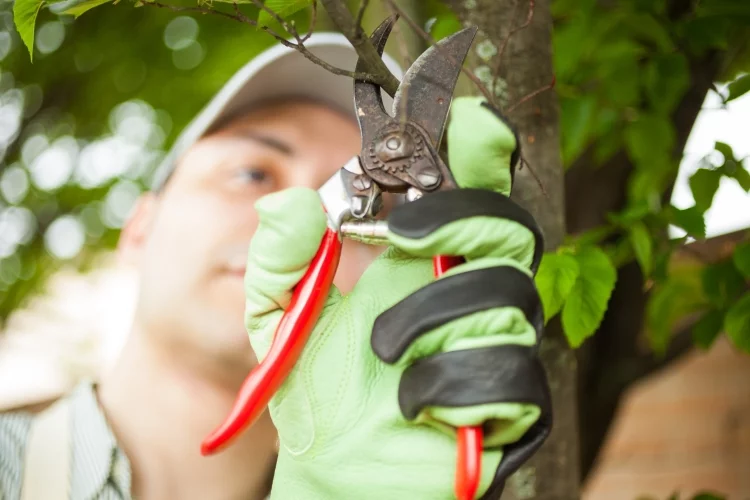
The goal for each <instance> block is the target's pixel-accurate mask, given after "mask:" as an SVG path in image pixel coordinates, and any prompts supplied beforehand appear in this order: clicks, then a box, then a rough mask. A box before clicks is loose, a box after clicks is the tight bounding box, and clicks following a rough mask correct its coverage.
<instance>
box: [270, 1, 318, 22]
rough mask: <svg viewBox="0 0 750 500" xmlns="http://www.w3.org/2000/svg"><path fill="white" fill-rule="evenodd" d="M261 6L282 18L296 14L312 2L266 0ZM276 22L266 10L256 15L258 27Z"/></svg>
mask: <svg viewBox="0 0 750 500" xmlns="http://www.w3.org/2000/svg"><path fill="white" fill-rule="evenodd" d="M263 4H264V5H265V6H266V7H268V9H269V10H271V11H273V12H275V13H276V14H278V15H279V16H280V17H282V18H284V17H287V16H291V15H292V14H296V13H297V12H299V11H301V10H302V9H304V8H305V7H308V6H309V5H310V4H312V0H266V1H265V2H263ZM274 22H276V20H275V19H274V18H273V16H271V14H269V13H268V12H267V11H266V10H261V11H260V14H259V15H258V26H268V25H269V24H271V23H274Z"/></svg>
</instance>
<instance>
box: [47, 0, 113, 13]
mask: <svg viewBox="0 0 750 500" xmlns="http://www.w3.org/2000/svg"><path fill="white" fill-rule="evenodd" d="M111 1H112V0H66V1H64V2H56V3H53V4H50V6H49V10H50V11H51V12H53V13H55V14H58V15H59V14H65V15H70V16H75V17H78V16H80V15H81V14H83V13H85V12H86V11H88V10H90V9H93V8H94V7H98V6H100V5H104V4H105V3H110V2H111Z"/></svg>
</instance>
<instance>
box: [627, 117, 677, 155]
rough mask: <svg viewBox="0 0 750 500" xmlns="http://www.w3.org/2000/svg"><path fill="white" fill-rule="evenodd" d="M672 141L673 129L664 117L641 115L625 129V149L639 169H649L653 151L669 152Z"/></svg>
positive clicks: (673, 138)
mask: <svg viewBox="0 0 750 500" xmlns="http://www.w3.org/2000/svg"><path fill="white" fill-rule="evenodd" d="M674 140H675V132H674V127H673V125H672V122H671V121H670V120H669V119H667V118H666V117H665V116H659V115H643V116H641V117H640V118H639V119H638V120H636V121H635V122H633V123H631V124H630V125H629V126H628V127H627V128H626V129H625V147H626V149H627V151H628V155H629V156H630V158H631V159H632V160H633V161H635V162H636V163H638V166H639V167H644V168H645V167H648V168H651V167H652V159H653V156H654V150H658V151H669V150H670V149H671V148H672V145H673V144H674Z"/></svg>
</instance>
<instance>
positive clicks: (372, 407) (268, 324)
mask: <svg viewBox="0 0 750 500" xmlns="http://www.w3.org/2000/svg"><path fill="white" fill-rule="evenodd" d="M447 136H448V149H449V161H450V167H451V170H452V172H453V174H454V176H455V178H456V181H457V182H458V184H459V185H460V186H461V187H462V188H466V189H457V190H454V191H449V192H441V193H434V194H429V195H426V196H424V197H423V198H422V199H420V200H417V201H415V202H411V203H407V204H404V205H402V206H399V207H397V208H396V209H394V211H393V212H392V214H391V215H390V216H389V219H388V223H389V235H388V237H389V241H390V246H389V248H388V249H387V250H386V251H385V252H384V253H383V254H382V255H381V256H380V257H379V258H378V259H377V260H376V261H375V262H374V263H373V264H372V265H371V266H370V267H369V268H368V269H367V270H366V271H365V273H364V275H363V276H362V277H361V279H360V280H359V282H358V283H357V285H356V286H355V288H354V289H353V290H352V292H351V293H349V294H348V295H346V296H342V295H341V294H340V293H339V291H338V290H336V289H332V290H331V292H330V295H329V297H328V300H327V303H326V306H325V308H324V310H323V313H322V315H321V317H320V320H319V321H318V323H317V326H316V328H315V329H314V331H313V332H312V334H311V336H310V339H309V341H308V343H307V345H306V347H305V349H304V352H303V353H302V356H301V357H300V360H299V362H298V364H297V365H296V366H295V368H294V369H293V370H292V372H291V374H290V375H289V377H288V378H287V380H286V381H285V383H284V384H283V385H282V387H281V389H280V390H279V392H278V393H277V394H276V395H275V397H274V398H273V399H272V400H271V402H270V404H269V410H270V414H271V417H272V419H273V422H274V424H275V425H276V427H277V429H278V432H279V442H280V450H279V458H278V462H277V467H276V474H275V476H274V482H273V487H272V493H271V498H272V500H317V499H321V500H323V499H325V500H329V499H357V500H369V499H373V500H375V499H377V500H382V499H386V498H387V499H393V500H397V499H409V500H421V499H424V500H440V499H446V500H447V499H451V498H454V493H453V490H454V471H455V468H456V438H455V434H456V429H457V428H458V427H460V426H465V425H484V439H485V440H484V445H485V449H484V452H483V455H482V477H481V482H480V486H479V493H480V494H482V495H484V496H483V498H487V499H489V498H498V497H499V496H500V493H501V492H502V487H503V484H504V481H505V478H507V476H508V475H509V474H510V473H511V472H513V471H514V470H516V469H517V468H518V466H519V465H520V464H521V463H523V461H525V460H526V459H527V458H528V457H529V456H530V455H531V454H532V453H533V452H534V451H536V449H537V448H538V447H539V446H540V445H541V443H542V442H543V440H544V439H545V438H546V435H547V434H548V432H549V426H550V411H549V395H548V392H547V385H546V379H545V375H544V372H543V370H542V368H541V365H540V363H539V361H538V359H537V356H536V349H535V347H536V345H537V344H538V342H539V337H540V334H541V330H542V313H541V305H540V302H539V298H538V296H537V294H536V290H535V288H534V283H533V279H532V273H533V271H532V270H535V269H536V266H537V265H538V263H539V258H540V256H541V252H542V247H543V244H542V239H541V235H540V233H539V230H538V229H537V227H536V225H535V224H534V221H533V219H532V218H531V217H530V216H529V214H528V213H526V212H524V211H523V210H522V209H520V208H519V207H518V206H516V205H515V204H513V203H512V202H510V200H509V199H508V198H507V195H509V192H510V187H511V181H512V170H511V163H512V161H513V162H514V161H515V158H513V157H514V155H515V154H516V151H517V139H516V137H515V135H514V133H513V132H512V131H511V129H510V128H509V127H508V126H507V125H506V124H505V122H504V121H503V120H502V119H501V118H499V116H498V115H497V114H496V113H495V112H494V111H493V110H491V109H490V108H489V107H487V106H485V105H482V104H481V101H480V100H478V99H475V98H457V99H455V100H454V101H453V105H452V110H451V122H450V125H449V127H448V130H447ZM256 208H257V211H258V214H259V217H260V224H259V227H258V230H257V232H256V234H255V236H254V237H253V240H252V242H251V244H250V251H249V261H248V270H247V277H248V278H247V280H246V294H247V307H246V326H247V329H248V332H249V334H250V340H251V343H252V347H253V349H254V351H255V353H256V355H257V356H258V358H259V359H263V357H264V356H265V355H266V353H267V352H268V349H269V348H270V345H271V340H272V338H273V335H274V332H275V329H276V326H277V324H278V322H279V320H280V318H281V316H282V314H283V310H282V308H283V307H285V306H286V305H287V304H288V303H289V300H290V299H291V294H292V292H291V290H292V288H293V287H294V285H295V284H296V283H298V282H299V280H300V279H301V278H302V276H303V274H304V273H305V271H306V269H307V266H308V265H309V263H310V261H311V260H312V258H313V256H314V254H315V252H316V250H317V248H318V245H319V243H320V241H321V238H322V235H323V233H324V231H325V229H326V217H325V214H324V212H323V209H322V207H321V203H320V198H319V197H318V194H317V193H316V192H315V191H313V190H309V189H303V188H293V189H288V190H285V191H281V192H277V193H274V194H271V195H268V196H266V197H264V198H262V199H260V200H259V201H258V202H257V205H256ZM435 255H461V256H465V258H466V260H467V262H466V263H465V264H462V265H460V266H457V267H455V268H453V269H451V270H450V271H449V272H448V273H446V274H445V275H444V276H443V277H441V278H440V279H438V280H435V278H434V277H433V270H432V257H433V256H435Z"/></svg>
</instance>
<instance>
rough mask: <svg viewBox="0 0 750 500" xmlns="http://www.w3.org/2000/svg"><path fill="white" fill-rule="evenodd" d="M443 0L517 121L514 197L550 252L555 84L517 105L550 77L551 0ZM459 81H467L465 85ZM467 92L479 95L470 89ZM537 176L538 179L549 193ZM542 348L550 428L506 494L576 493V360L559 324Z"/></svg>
mask: <svg viewBox="0 0 750 500" xmlns="http://www.w3.org/2000/svg"><path fill="white" fill-rule="evenodd" d="M446 3H447V4H448V5H450V7H451V8H452V9H453V10H454V11H455V12H456V13H457V14H458V16H459V18H460V20H461V21H462V22H463V23H464V24H465V25H467V26H468V25H475V26H478V27H479V30H480V31H479V33H478V35H477V39H476V41H475V44H474V50H473V51H472V53H471V54H470V56H469V58H468V60H467V67H468V68H469V69H470V70H471V71H472V72H473V73H474V74H475V75H476V76H477V77H479V79H480V80H482V81H483V83H484V86H485V87H486V88H487V89H488V90H489V91H490V92H491V93H494V95H495V97H496V100H497V102H498V104H500V105H502V106H503V108H505V109H507V110H508V113H507V114H508V117H509V119H510V120H511V122H512V123H513V124H514V125H515V126H516V127H517V130H518V133H519V137H520V141H521V150H522V154H523V157H524V158H525V159H526V161H527V162H528V164H529V165H530V166H527V167H524V168H522V169H521V170H519V171H517V174H516V181H515V184H514V187H513V198H514V199H515V200H516V201H517V202H518V203H519V204H521V205H522V206H524V207H525V208H526V209H527V210H529V211H530V212H531V213H532V214H533V215H534V217H535V218H536V220H537V221H538V223H539V225H540V226H541V228H542V230H543V232H544V235H545V242H546V248H547V250H552V249H554V248H556V247H557V246H558V245H559V244H560V243H561V242H562V239H563V236H564V234H565V220H564V215H565V209H564V197H563V187H564V182H563V168H562V161H561V157H560V142H559V130H558V105H557V98H556V95H555V92H554V90H547V91H542V92H540V93H538V94H537V95H534V96H533V97H531V98H529V99H528V100H525V101H524V102H522V103H520V104H518V103H519V101H520V100H521V99H523V98H524V97H525V96H530V95H532V94H534V93H535V92H537V91H540V90H541V89H544V88H546V87H548V86H550V84H551V82H552V81H553V68H552V47H551V38H552V17H551V14H550V2H549V0H537V1H536V2H533V3H531V2H528V1H526V0H513V1H512V2H511V1H504V2H498V1H497V0H468V1H467V0H446ZM529 9H533V18H532V20H531V22H530V23H529V24H528V26H525V27H523V28H521V29H518V30H517V31H516V32H515V33H513V35H512V36H511V37H510V39H508V41H507V44H506V39H507V37H508V35H509V33H510V32H511V31H512V30H513V29H514V28H519V27H521V26H523V25H524V24H525V23H526V21H527V18H528V15H529ZM503 46H504V49H503ZM498 60H500V61H498ZM498 62H500V63H501V64H502V65H501V66H500V72H499V78H497V79H494V78H493V74H494V68H496V67H497V65H498ZM463 85H466V82H465V81H464V82H463V83H462V88H463ZM466 91H467V92H471V93H473V94H478V91H477V90H476V88H473V87H468V88H467V90H466ZM515 104H517V106H514V105H515ZM531 171H533V175H532V172H531ZM534 177H537V178H538V179H539V181H540V182H541V184H542V186H543V187H544V191H546V194H544V193H543V191H542V189H541V188H540V187H539V184H538V183H537V181H536V180H535V178H534ZM541 353H542V360H543V362H544V364H545V367H546V369H547V373H548V375H549V380H550V386H551V389H552V399H553V408H554V428H553V431H552V434H551V436H550V437H549V439H548V441H547V442H546V443H545V445H544V446H543V447H542V449H541V450H540V451H539V453H538V454H537V455H536V456H535V457H534V458H533V459H532V460H530V461H529V463H528V464H526V465H524V466H523V467H522V468H521V469H520V470H519V471H518V472H517V473H516V474H514V475H513V476H512V477H511V479H510V480H509V481H508V486H507V488H506V493H505V494H504V495H503V499H504V500H511V499H517V500H524V499H531V498H534V499H537V500H572V499H575V498H578V497H579V479H578V478H579V472H578V470H579V469H578V464H579V458H578V425H577V396H576V385H577V378H576V360H575V355H574V354H573V352H572V351H571V350H570V349H569V348H568V346H567V343H566V341H565V339H564V337H563V335H562V329H561V328H560V325H559V322H556V321H553V322H552V323H551V324H550V325H549V326H548V328H547V332H546V335H545V340H544V341H543V343H542V346H541Z"/></svg>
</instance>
